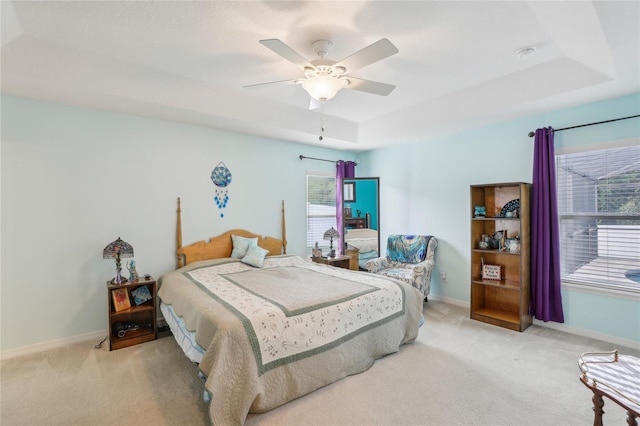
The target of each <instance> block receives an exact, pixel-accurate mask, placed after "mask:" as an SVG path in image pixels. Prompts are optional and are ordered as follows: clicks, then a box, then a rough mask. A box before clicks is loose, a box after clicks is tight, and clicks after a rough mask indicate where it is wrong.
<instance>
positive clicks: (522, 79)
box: [0, 0, 640, 151]
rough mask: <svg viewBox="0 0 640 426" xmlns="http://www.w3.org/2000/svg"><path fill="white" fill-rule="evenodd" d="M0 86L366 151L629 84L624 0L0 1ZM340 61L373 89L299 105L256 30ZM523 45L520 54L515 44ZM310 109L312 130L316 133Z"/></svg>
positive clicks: (634, 66)
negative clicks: (323, 46)
mask: <svg viewBox="0 0 640 426" xmlns="http://www.w3.org/2000/svg"><path fill="white" fill-rule="evenodd" d="M0 7H1V14H2V40H1V46H0V53H1V54H2V58H1V59H2V81H1V83H2V86H1V88H2V92H3V93H7V94H12V95H17V96H25V97H29V98H36V99H43V100H49V101H55V102H60V103H64V104H70V105H80V106H87V107H95V108H100V109H104V110H111V111H120V112H125V113H131V114H137V115H142V116H148V117H157V118H162V119H168V120H175V121H180V122H186V123H193V124H198V125H204V126H211V127H217V128H222V129H228V130H234V131H240V132H245V133H250V134H257V135H262V136H265V137H271V138H278V139H285V140H292V141H297V142H301V143H308V144H317V145H324V146H329V147H332V148H338V149H345V150H354V151H361V150H368V149H373V148H377V147H382V146H388V145H391V144H395V143H403V142H411V141H415V140H420V139H424V138H426V137H430V136H435V135H439V134H444V133H448V132H453V131H459V130H462V129H466V128H472V127H475V126H480V125H484V124H488V123H494V122H500V121H504V120H509V119H514V118H517V117H521V116H526V115H530V114H535V113H540V112H544V111H551V110H555V109H558V108H564V107H569V106H573V105H577V104H580V103H584V102H591V101H596V100H600V99H606V98H611V97H615V96H619V95H624V94H628V93H632V92H636V91H639V90H640V54H639V52H640V2H637V1H620V2H617V1H597V2H590V1H568V2H563V1H549V2H546V1H533V2H524V1H510V2H503V1H496V2H486V1H476V2H468V1H465V2H458V1H406V2H405V1H388V2H385V1H375V2H373V1H367V2H358V1H340V2H327V1H313V2H295V1H285V2H272V1H261V2H259V1H220V2H217V1H212V2H183V1H175V2H164V1H150V2H145V1H100V2H93V1H79V2H71V1H47V2H31V1H4V0H3V1H2V2H0ZM268 38H278V39H281V40H282V41H284V42H285V43H287V44H288V45H289V46H291V47H292V48H293V49H294V50H296V51H297V52H298V53H300V54H301V55H302V56H303V57H305V58H307V59H309V60H312V59H315V58H316V56H315V53H314V52H313V50H312V49H311V43H312V42H313V41H314V40H318V39H328V40H331V41H332V42H333V48H332V50H331V52H330V54H329V58H331V59H333V60H340V59H342V58H344V57H347V56H349V55H350V54H352V53H354V52H356V51H358V50H360V49H362V48H364V47H366V46H368V45H369V44H371V43H373V42H375V41H377V40H379V39H381V38H388V39H389V40H390V41H391V42H392V43H393V44H395V45H396V47H398V49H399V51H400V52H399V53H398V54H396V55H394V56H391V57H389V58H387V59H384V60H382V61H380V62H376V63H374V64H371V65H369V66H367V67H364V68H361V69H359V70H356V71H354V72H353V75H354V76H356V77H360V78H365V79H369V80H375V81H380V82H384V83H390V84H394V85H396V86H397V87H396V89H395V91H393V92H392V93H391V94H390V95H389V96H386V97H383V96H376V95H372V94H367V93H362V92H357V91H353V90H341V91H340V92H339V93H338V95H337V96H336V97H335V98H334V99H331V100H329V101H327V102H326V103H325V105H324V106H323V108H321V109H317V110H309V108H308V107H309V95H308V94H307V93H306V92H305V91H304V90H303V89H302V88H301V87H300V86H299V85H277V86H265V87H258V88H251V89H247V88H243V86H246V85H250V84H256V83H262V82H269V81H278V80H287V79H293V78H299V77H301V71H300V70H299V69H298V68H296V67H295V66H294V65H293V64H291V63H289V62H287V61H286V60H285V59H283V58H282V57H280V56H278V55H276V54H275V53H274V52H272V51H271V50H269V49H267V48H266V47H264V46H262V45H261V44H260V43H259V40H261V39H268ZM525 46H535V47H536V53H535V54H534V55H533V56H531V57H529V58H527V59H525V60H523V59H521V58H519V57H518V56H516V55H515V52H516V51H517V50H519V49H520V48H522V47H525ZM322 124H324V127H325V134H324V136H325V137H324V139H323V140H322V141H319V138H318V135H319V134H320V127H321V125H322Z"/></svg>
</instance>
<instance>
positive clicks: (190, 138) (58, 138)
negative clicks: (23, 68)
mask: <svg viewBox="0 0 640 426" xmlns="http://www.w3.org/2000/svg"><path fill="white" fill-rule="evenodd" d="M1 101H2V117H1V118H2V146H1V155H2V158H1V165H2V170H1V176H2V181H1V185H2V225H1V232H2V253H1V261H2V272H1V287H0V288H1V290H0V292H1V293H0V294H1V329H0V332H1V336H2V342H1V344H2V350H3V351H4V350H8V349H13V348H19V347H24V346H28V345H32V344H37V343H42V342H49V341H55V340H57V339H63V338H69V337H71V336H77V335H82V334H87V333H91V332H96V331H99V330H105V329H106V327H107V302H106V284H105V282H106V281H107V280H108V279H110V278H112V277H113V275H114V270H115V268H114V263H113V261H110V260H104V259H102V250H103V248H104V247H105V246H106V245H107V244H108V243H109V242H111V241H113V240H115V239H116V238H117V237H121V238H122V239H124V240H125V241H127V242H129V243H130V244H131V245H132V246H133V248H134V250H135V259H136V261H137V267H138V272H139V273H141V274H144V273H150V274H152V275H154V276H156V277H159V276H160V275H161V274H163V273H165V272H167V271H169V270H172V269H173V268H174V267H175V257H174V253H175V240H176V200H177V197H182V214H183V216H182V220H183V225H182V228H183V241H184V243H185V244H189V243H192V242H195V241H198V240H201V239H203V238H208V237H211V236H215V235H218V234H219V233H221V232H223V231H226V230H229V229H233V228H238V227H240V228H248V227H250V228H251V230H253V231H255V232H261V233H264V234H266V235H274V236H279V235H280V233H281V226H280V223H281V222H280V211H281V202H282V200H285V203H286V217H287V240H288V243H289V245H288V248H289V250H288V252H289V253H295V254H301V255H304V253H305V245H306V224H305V214H306V203H305V200H306V179H305V175H306V173H307V171H308V170H311V171H320V172H325V173H326V172H330V173H334V172H335V165H334V164H332V163H328V162H322V161H311V160H304V161H301V160H300V159H299V158H298V156H299V155H300V154H304V155H306V156H311V157H317V158H329V159H344V160H352V161H353V160H355V156H354V155H351V154H349V153H345V152H338V151H334V150H328V149H322V148H317V147H312V146H308V145H301V144H295V143H289V142H284V141H278V140H270V139H265V138H259V137H253V136H247V135H241V134H237V133H230V132H224V131H218V130H213V129H209V128H203V127H197V126H191V125H186V124H179V123H172V122H167V121H161V120H153V119H149V118H143V117H137V116H130V115H124V114H116V113H109V112H103V111H97V110H90V109H84V108H74V107H67V106H61V105H56V104H51V103H44V102H36V101H32V100H27V99H24V98H16V97H11V96H2V98H1ZM220 161H223V162H224V163H225V164H226V165H227V166H228V167H229V169H230V170H231V172H232V173H233V177H232V182H231V185H230V186H229V194H230V201H229V204H228V207H227V208H226V210H225V218H224V219H221V218H220V217H219V211H218V209H217V207H216V206H215V204H214V201H213V197H214V189H215V187H214V186H213V184H212V182H211V180H210V178H209V176H210V174H211V170H212V169H213V168H214V167H215V166H216V165H217V164H218V163H219V162H220ZM125 272H126V270H125Z"/></svg>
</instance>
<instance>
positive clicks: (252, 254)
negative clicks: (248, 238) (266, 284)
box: [240, 245, 269, 268]
mask: <svg viewBox="0 0 640 426" xmlns="http://www.w3.org/2000/svg"><path fill="white" fill-rule="evenodd" d="M267 253H269V250H265V249H263V248H262V247H258V246H257V245H256V246H251V247H249V250H248V251H247V255H246V256H245V257H243V258H242V260H240V261H241V262H242V263H246V264H247V265H251V266H255V267H256V268H262V265H263V264H264V258H265V256H266V255H267Z"/></svg>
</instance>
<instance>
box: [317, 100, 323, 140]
mask: <svg viewBox="0 0 640 426" xmlns="http://www.w3.org/2000/svg"><path fill="white" fill-rule="evenodd" d="M321 108H322V111H321V112H320V136H318V140H322V139H324V136H323V135H324V102H323V103H322V107H321Z"/></svg>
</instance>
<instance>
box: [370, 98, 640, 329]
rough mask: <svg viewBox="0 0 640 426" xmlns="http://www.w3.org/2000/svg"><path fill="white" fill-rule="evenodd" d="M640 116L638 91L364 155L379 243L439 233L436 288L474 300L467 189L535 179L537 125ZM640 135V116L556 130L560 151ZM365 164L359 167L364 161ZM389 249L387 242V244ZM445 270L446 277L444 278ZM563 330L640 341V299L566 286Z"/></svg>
mask: <svg viewBox="0 0 640 426" xmlns="http://www.w3.org/2000/svg"><path fill="white" fill-rule="evenodd" d="M636 114H640V94H639V93H635V94H632V95H628V96H623V97H620V98H616V99H610V100H607V101H602V102H597V103H592V104H587V105H582V106H578V107H574V108H569V109H566V110H562V111H556V112H553V113H546V114H540V115H537V116H531V117H527V118H524V119H520V120H514V121H509V122H505V123H500V124H495V125H490V126H485V127H482V128H478V129H475V130H472V131H465V132H460V133H457V134H452V135H447V136H442V137H437V138H430V139H425V140H424V141H421V142H418V143H413V144H407V145H403V146H400V147H392V148H385V149H379V150H375V151H371V152H367V153H364V154H360V159H361V160H362V164H363V167H362V170H361V171H362V173H364V174H365V175H367V176H380V205H381V208H380V210H381V212H380V214H381V216H382V217H383V218H384V220H383V223H382V228H381V229H382V232H381V241H385V240H386V236H387V235H389V234H394V233H415V234H421V233H426V234H433V235H435V236H436V237H438V241H439V247H438V252H437V255H436V263H437V267H436V271H435V272H434V274H433V278H432V287H431V292H432V293H433V294H434V295H437V296H441V297H443V298H445V299H451V300H457V301H462V302H465V303H468V302H469V297H470V288H469V285H470V284H469V282H470V267H469V265H470V248H471V236H470V228H469V226H470V225H469V217H470V201H469V200H470V197H469V186H470V185H472V184H485V183H497V182H516V181H523V182H531V179H532V170H533V169H532V163H533V139H532V138H529V137H528V133H529V132H530V131H533V130H535V129H536V128H540V127H546V126H552V127H554V128H557V129H559V128H563V127H569V126H574V125H579V124H585V123H591V122H598V121H603V120H607V119H613V118H618V117H625V116H631V115H636ZM630 138H631V139H633V138H635V141H636V143H638V142H637V141H639V140H640V139H638V138H640V119H630V120H625V121H618V122H614V123H608V124H602V125H598V126H590V127H585V128H581V129H575V130H567V131H563V132H558V133H556V138H555V146H556V150H562V149H567V148H571V147H575V146H577V145H582V144H602V143H606V142H611V143H613V142H615V141H619V140H627V139H630ZM359 167H360V166H359ZM382 246H383V248H384V244H382ZM441 272H446V275H447V280H446V281H443V280H442V279H441ZM562 294H563V302H564V303H563V305H564V311H565V324H564V327H567V328H571V329H574V330H586V331H588V332H593V334H594V337H595V336H598V335H607V336H614V337H615V338H619V339H622V340H623V341H636V342H640V300H639V299H638V298H637V297H636V298H635V299H634V300H630V299H628V298H619V297H614V296H606V295H602V294H595V293H584V292H579V291H575V290H573V291H572V290H569V289H566V288H565V289H564V290H563V292H562Z"/></svg>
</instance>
